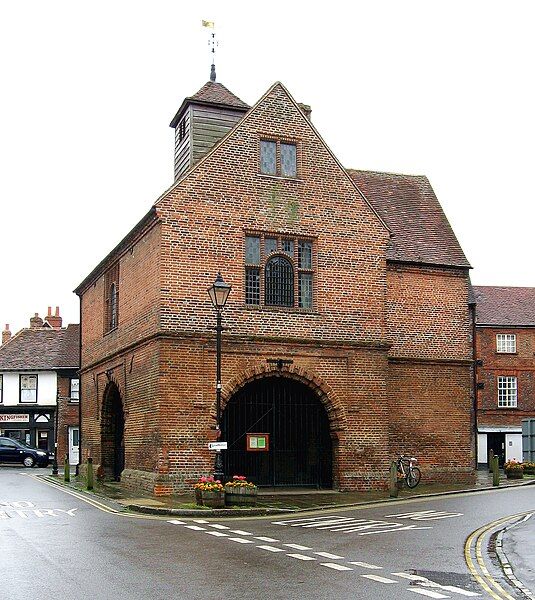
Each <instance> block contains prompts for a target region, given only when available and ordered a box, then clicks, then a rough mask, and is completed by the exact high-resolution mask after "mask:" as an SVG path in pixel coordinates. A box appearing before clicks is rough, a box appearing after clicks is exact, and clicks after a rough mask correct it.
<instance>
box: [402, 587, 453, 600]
mask: <svg viewBox="0 0 535 600" xmlns="http://www.w3.org/2000/svg"><path fill="white" fill-rule="evenodd" d="M409 592H414V593H415V594H421V595H422V596H428V597H429V598H451V596H444V594H439V593H438V592H432V591H431V590H424V589H422V588H409Z"/></svg>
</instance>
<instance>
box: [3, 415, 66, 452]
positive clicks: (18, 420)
mask: <svg viewBox="0 0 535 600" xmlns="http://www.w3.org/2000/svg"><path fill="white" fill-rule="evenodd" d="M0 436H5V437H9V438H13V439H16V440H18V441H19V442H22V443H24V444H28V445H29V446H32V447H35V448H39V449H41V450H47V451H50V452H53V451H54V408H53V407H50V408H42V407H41V408H29V407H24V409H23V410H20V409H17V408H15V407H13V408H11V407H10V408H6V409H4V410H3V411H2V412H0Z"/></svg>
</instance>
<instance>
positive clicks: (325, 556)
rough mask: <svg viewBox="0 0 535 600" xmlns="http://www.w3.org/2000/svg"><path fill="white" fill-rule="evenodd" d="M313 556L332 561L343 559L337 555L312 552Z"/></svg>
mask: <svg viewBox="0 0 535 600" xmlns="http://www.w3.org/2000/svg"><path fill="white" fill-rule="evenodd" d="M314 554H317V555H318V556H323V558H332V559H333V560H341V559H343V558H344V557H343V556H338V554H331V553H330V552H314Z"/></svg>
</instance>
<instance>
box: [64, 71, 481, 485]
mask: <svg viewBox="0 0 535 600" xmlns="http://www.w3.org/2000/svg"><path fill="white" fill-rule="evenodd" d="M171 126H172V127H173V128H174V129H175V140H176V144H175V182H174V184H173V185H172V186H171V187H170V188H169V189H168V190H167V191H166V192H164V193H163V194H162V195H161V196H160V197H159V198H158V199H157V201H156V202H155V203H154V205H153V206H152V208H151V209H150V210H149V212H148V213H147V214H146V215H145V216H144V217H143V219H142V220H141V221H140V222H139V223H138V225H137V226H136V227H134V229H133V230H132V231H131V232H130V233H129V234H128V235H127V236H126V237H125V238H124V239H123V240H122V241H121V242H120V243H119V245H118V246H117V247H116V248H115V249H114V250H113V251H112V252H111V253H110V254H109V255H108V256H106V257H105V258H104V259H103V260H102V261H101V262H100V264H99V265H98V266H97V267H96V268H95V269H94V270H93V271H92V272H91V273H90V274H89V275H88V276H87V277H86V278H85V279H84V281H83V282H82V283H81V284H80V285H79V286H78V288H77V290H76V292H77V293H78V294H79V296H80V299H81V310H82V366H81V388H82V407H83V409H82V412H83V418H82V433H83V435H82V448H83V455H84V459H85V458H86V457H87V455H88V454H91V456H92V457H93V459H94V463H95V464H96V465H97V468H98V472H99V473H100V474H101V475H102V476H115V477H119V476H121V479H122V480H123V481H124V482H126V483H127V485H131V486H133V487H139V486H141V487H143V488H145V489H148V490H151V491H155V492H156V493H158V494H166V493H170V492H171V491H173V490H180V489H183V488H184V487H188V486H190V485H191V482H192V481H193V480H194V479H195V478H196V477H197V476H198V475H201V474H206V473H209V472H211V470H212V464H213V454H212V453H211V452H209V451H208V448H207V443H208V441H209V440H210V439H213V437H214V431H213V429H214V423H215V411H216V405H215V389H214V388H215V360H216V355H215V336H214V332H213V329H211V327H212V326H213V325H215V313H214V310H213V308H212V305H211V303H210V299H209V297H208V294H207V291H206V290H207V288H208V286H209V285H211V284H212V282H213V281H214V278H215V275H216V274H217V273H218V272H221V273H222V275H223V277H224V279H225V280H226V281H227V282H228V283H229V284H231V285H232V292H231V294H230V297H229V300H228V303H227V306H226V308H225V309H224V325H225V326H226V327H228V329H227V330H226V331H225V332H224V333H223V349H222V351H223V355H222V397H223V414H222V438H223V439H224V440H225V441H227V442H228V446H229V448H228V450H227V451H225V452H224V460H225V468H226V473H228V474H229V475H232V474H234V473H237V472H238V473H245V474H246V475H248V476H249V477H251V478H252V479H253V480H254V481H256V482H257V483H259V484H260V485H268V486H276V485H308V486H317V487H334V488H336V489H340V490H354V489H372V488H380V487H384V485H385V481H386V476H387V471H388V467H389V464H390V460H391V459H392V458H394V457H395V456H396V455H398V454H400V453H410V454H414V455H417V456H418V457H419V459H420V461H421V466H422V470H423V472H424V477H425V478H427V479H428V480H440V479H445V478H447V479H448V480H450V481H451V480H452V479H454V480H469V479H471V478H472V477H473V475H474V471H473V465H474V462H475V456H474V448H475V443H474V439H473V434H472V431H473V430H472V428H471V423H472V422H473V402H472V399H471V398H472V396H471V394H472V381H473V377H472V375H473V374H472V340H471V331H472V324H471V318H470V312H469V307H468V293H469V279H468V269H469V264H468V262H467V260H466V258H465V256H464V254H463V252H462V250H461V248H460V247H459V244H458V242H457V240H456V238H455V236H454V234H453V232H452V230H451V228H450V226H449V223H448V221H447V219H446V217H445V216H444V213H443V212H442V209H441V207H440V205H439V203H438V200H437V198H436V196H435V194H434V192H433V190H432V188H431V186H430V184H429V182H428V180H427V179H426V178H425V177H419V176H405V175H391V174H385V173H370V172H363V171H353V170H346V169H345V168H344V167H343V166H342V165H341V164H340V162H339V161H338V160H337V158H336V157H335V156H334V155H333V153H332V152H331V150H330V149H329V148H328V147H327V146H326V144H325V142H324V141H323V139H322V138H321V136H320V134H319V133H318V131H317V130H316V129H315V127H314V126H313V124H312V122H311V120H310V108H309V107H307V106H306V105H301V104H298V103H297V102H295V100H294V99H293V98H292V97H291V96H290V94H289V93H288V91H287V90H286V89H285V88H284V86H282V85H281V84H280V83H276V84H275V85H273V86H272V87H271V88H270V89H269V90H268V91H267V92H266V94H265V95H264V96H263V97H262V98H260V100H259V101H258V102H257V103H256V104H255V105H254V106H253V107H251V108H249V107H248V106H247V105H246V104H245V103H244V102H243V101H241V100H240V99H239V98H237V97H236V96H235V95H234V94H232V93H231V92H229V90H227V89H226V88H225V87H224V86H222V85H221V84H219V83H216V82H215V81H210V82H208V83H207V84H205V85H204V86H203V88H201V90H199V92H198V93H197V94H195V95H194V96H192V97H189V98H186V99H185V100H184V102H183V103H182V105H181V107H180V109H179V111H178V112H177V114H176V116H175V118H174V119H173V121H172V122H171ZM248 433H249V434H250V433H263V434H269V449H267V448H266V449H265V450H264V451H258V448H256V450H255V451H251V450H248V449H247V434H248Z"/></svg>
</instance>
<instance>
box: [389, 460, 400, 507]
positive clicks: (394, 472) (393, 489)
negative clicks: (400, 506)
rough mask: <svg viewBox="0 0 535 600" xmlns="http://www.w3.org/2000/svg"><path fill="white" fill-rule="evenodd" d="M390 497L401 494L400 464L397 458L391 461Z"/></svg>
mask: <svg viewBox="0 0 535 600" xmlns="http://www.w3.org/2000/svg"><path fill="white" fill-rule="evenodd" d="M389 479H390V497H391V498H397V497H398V494H399V488H398V465H397V463H396V461H395V460H393V461H392V462H391V463H390V477H389Z"/></svg>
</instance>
